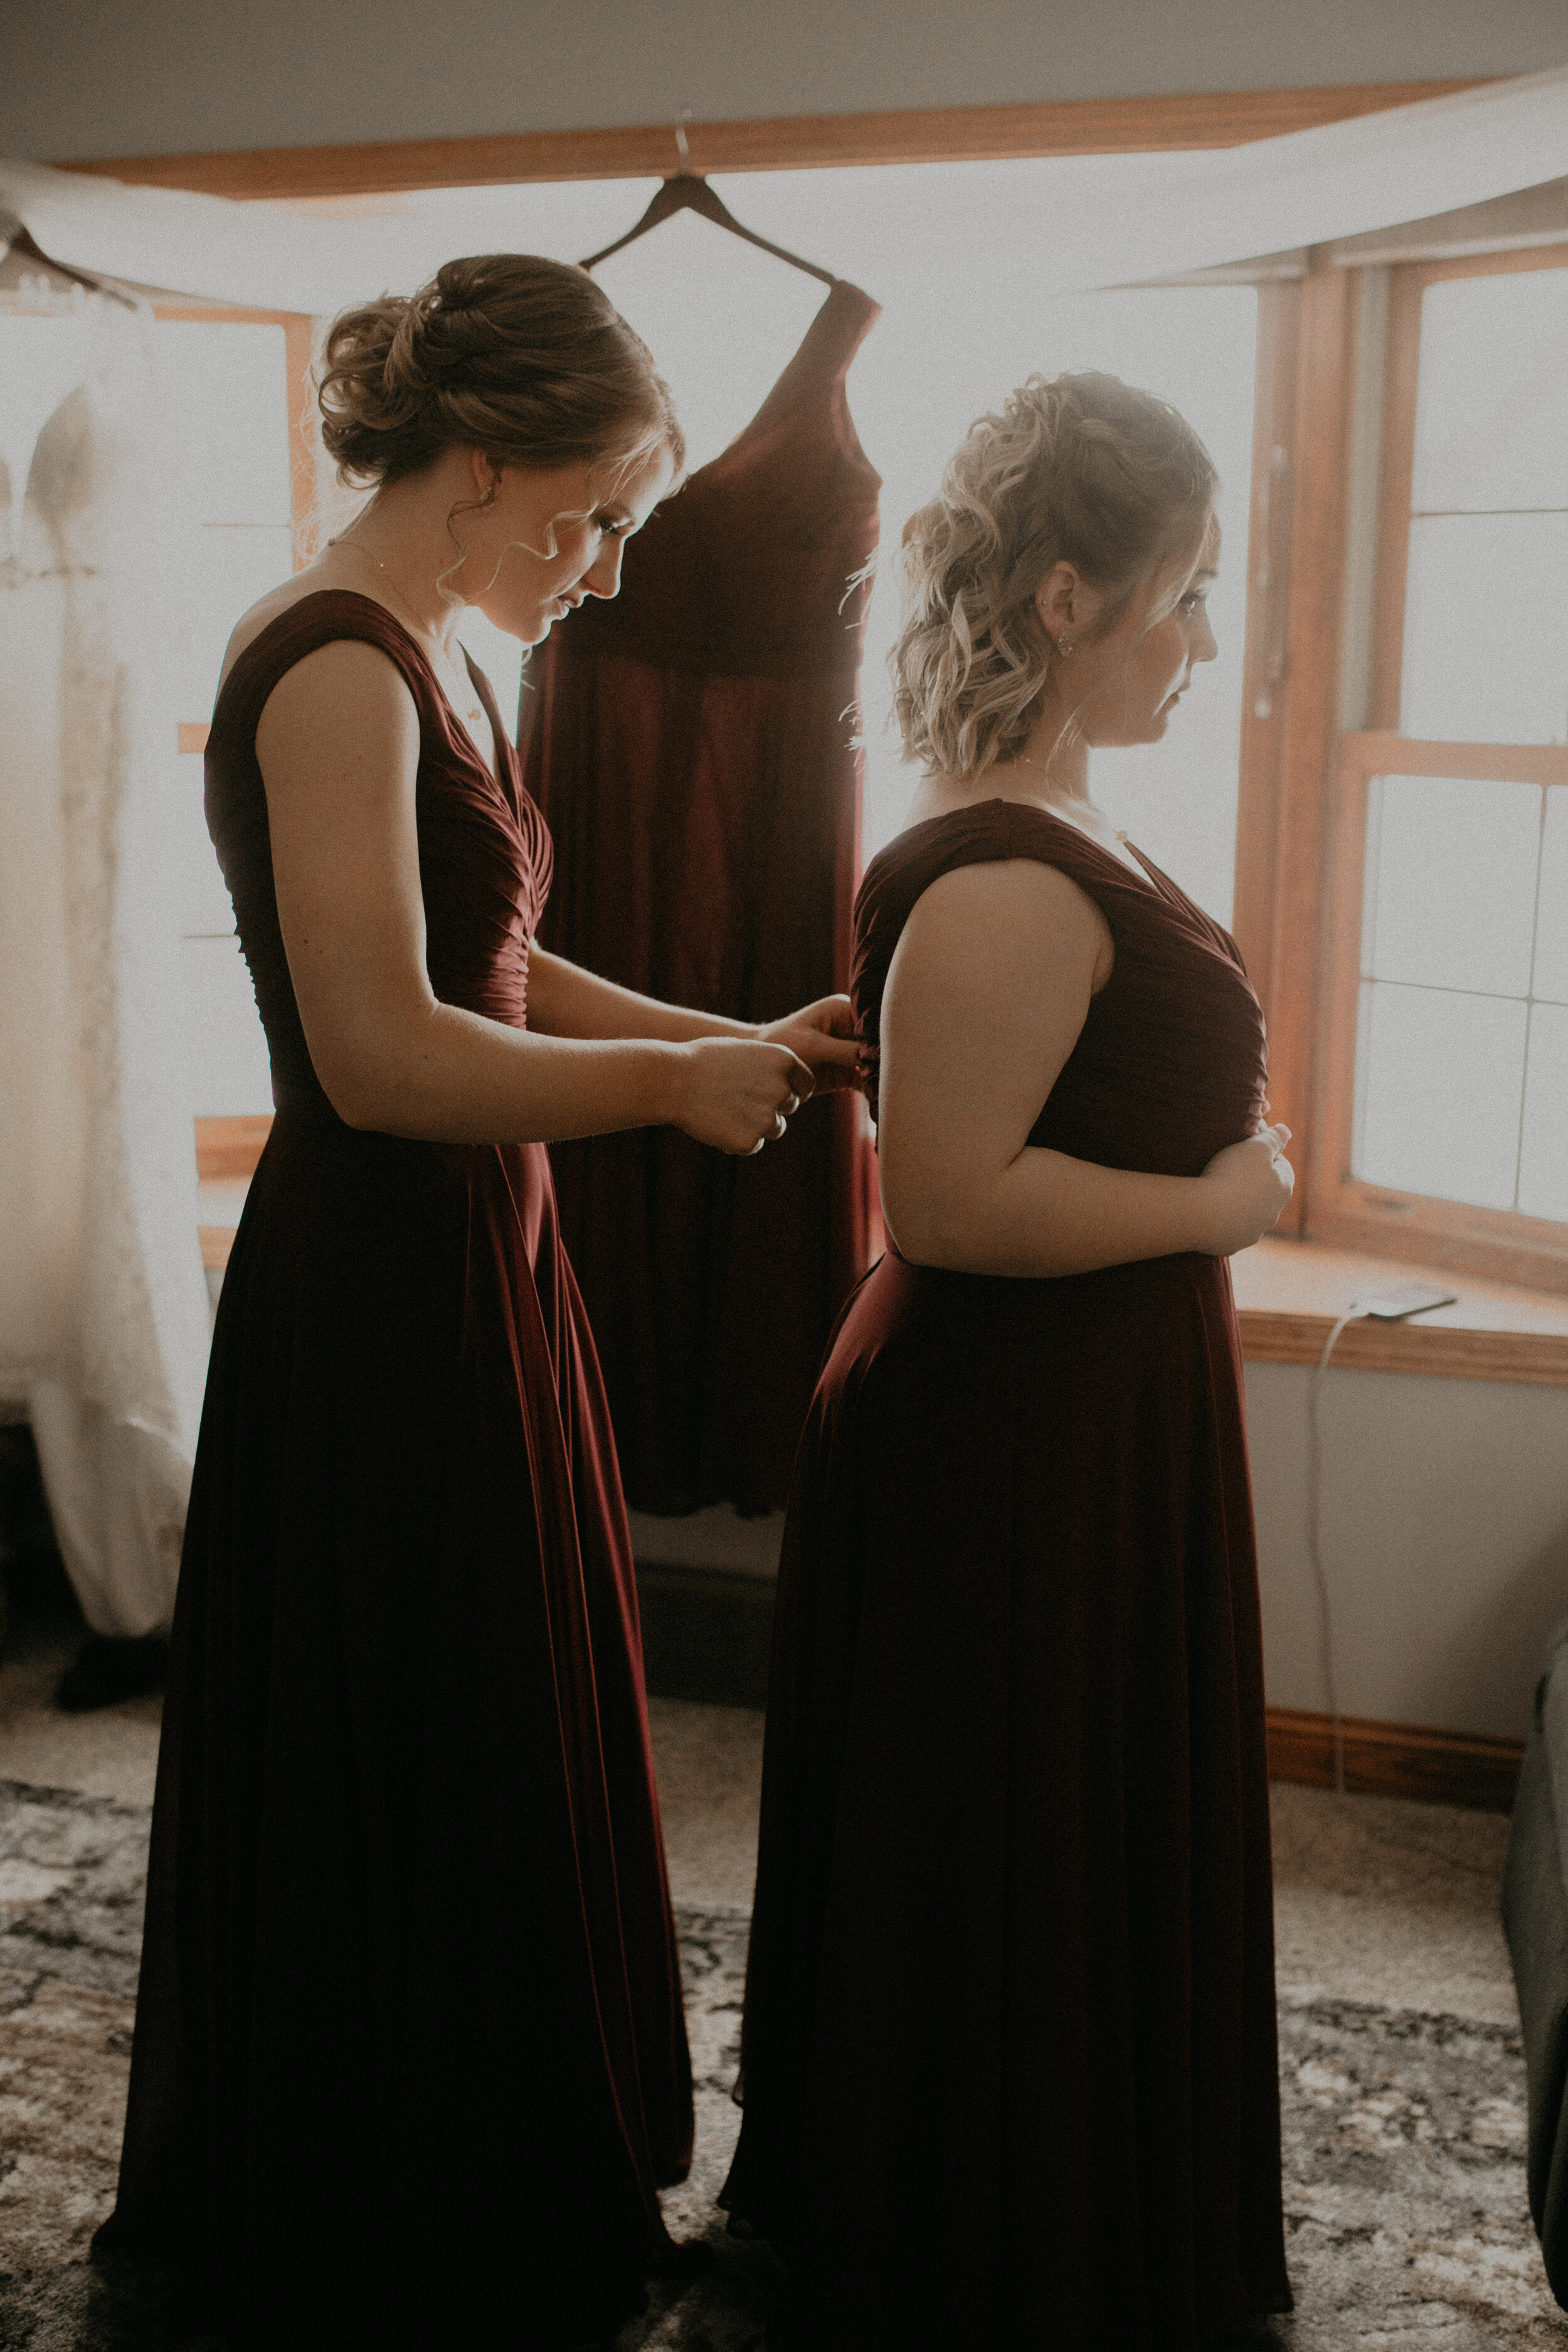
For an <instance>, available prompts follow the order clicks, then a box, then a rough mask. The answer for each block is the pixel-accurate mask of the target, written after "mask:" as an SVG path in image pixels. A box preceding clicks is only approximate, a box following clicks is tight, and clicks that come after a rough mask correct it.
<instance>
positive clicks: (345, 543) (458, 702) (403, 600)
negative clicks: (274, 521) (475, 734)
mask: <svg viewBox="0 0 1568 2352" xmlns="http://www.w3.org/2000/svg"><path fill="white" fill-rule="evenodd" d="M327 545H328V546H329V547H351V548H353V551H354V552H355V553H356V554H359V555H364V556H369V558H370V561H371V562H372V563H374V566H375V568H376V570H377V571H378V572H380V573H381V575H382V577H383V579H384V581H385V582H386V584H387V586H388V587H389V588H390V589H391V591H392V593H393V594H394V595H395V597H396V599H397V601H398V603H399V604H401V605H402V607H403V609H404V611H405V613H406V614H407V615H408V617H409V619H410V620H411V621H412V622H413V623H414V625H415V627H416V629H417V630H418V631H419V632H420V634H421V635H422V636H425V637H426V638H428V639H429V641H430V643H431V644H432V645H433V646H435V649H436V655H437V659H438V660H439V661H440V662H441V663H443V664H444V666H445V667H446V671H447V677H449V678H456V677H458V665H457V663H456V662H455V661H453V660H452V658H451V656H449V655H448V654H447V653H446V652H445V651H444V650H443V648H442V647H441V646H440V645H439V644H438V643H437V639H436V637H435V635H434V633H433V632H432V630H431V628H430V626H429V625H428V623H427V622H426V621H423V620H421V618H420V616H419V614H417V613H416V611H415V609H414V607H413V605H412V604H410V603H409V601H408V599H407V597H406V596H405V594H404V593H403V591H402V589H401V588H399V586H398V584H397V583H396V581H395V579H394V578H393V576H392V574H391V572H388V570H387V568H386V566H385V564H384V562H382V560H381V558H380V556H379V555H374V554H372V553H371V551H370V549H369V548H368V547H363V546H361V545H360V543H359V541H357V540H353V539H351V538H350V536H349V534H348V532H347V531H344V532H343V533H342V536H341V537H339V538H333V539H329V540H328V541H327ZM472 692H473V681H472V679H471V678H470V679H469V681H468V693H470V694H471V693H472ZM447 700H448V701H449V702H451V703H453V704H454V705H455V706H456V707H457V708H458V709H462V710H463V711H464V715H465V717H467V718H468V719H482V718H483V717H484V715H485V713H484V707H483V705H482V704H481V703H477V702H468V700H467V698H466V696H465V695H464V694H463V693H461V692H459V693H457V694H448V696H447Z"/></svg>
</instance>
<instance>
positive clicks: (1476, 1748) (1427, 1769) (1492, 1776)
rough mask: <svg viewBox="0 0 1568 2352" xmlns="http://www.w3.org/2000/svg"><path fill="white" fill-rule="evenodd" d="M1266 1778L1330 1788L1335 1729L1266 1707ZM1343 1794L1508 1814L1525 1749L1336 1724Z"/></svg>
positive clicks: (1459, 1734)
mask: <svg viewBox="0 0 1568 2352" xmlns="http://www.w3.org/2000/svg"><path fill="white" fill-rule="evenodd" d="M1341 1731H1342V1738H1343V1744H1344V1763H1345V1788H1346V1790H1347V1791H1348V1792H1350V1793H1351V1794H1352V1795H1354V1796H1361V1797H1415V1798H1418V1799H1420V1800H1421V1801H1423V1802H1425V1803H1427V1804H1438V1805H1468V1806H1469V1807H1470V1808H1471V1810H1472V1811H1476V1812H1483V1813H1508V1812H1511V1811H1512V1810H1513V1796H1514V1790H1515V1788H1516V1786H1517V1785H1518V1781H1519V1768H1520V1763H1521V1759H1522V1758H1523V1755H1524V1744H1523V1742H1522V1741H1521V1740H1518V1739H1489V1738H1478V1737H1473V1736H1472V1735H1471V1734H1469V1733H1468V1732H1463V1731H1441V1730H1436V1729H1433V1728H1431V1727H1428V1726H1426V1725H1425V1724H1418V1723H1375V1722H1369V1721H1367V1720H1365V1719H1364V1718H1363V1717H1359V1716H1345V1717H1342V1721H1341ZM1268 1777H1269V1779H1270V1780H1296V1781H1300V1782H1302V1783H1304V1784H1305V1785H1306V1786H1307V1787H1308V1788H1311V1789H1331V1788H1332V1787H1333V1785H1334V1726H1333V1717H1331V1716H1328V1715H1311V1714H1307V1713H1305V1712H1303V1711H1302V1710H1301V1709H1300V1708H1298V1707H1290V1706H1271V1707H1270V1708H1269V1709H1268Z"/></svg>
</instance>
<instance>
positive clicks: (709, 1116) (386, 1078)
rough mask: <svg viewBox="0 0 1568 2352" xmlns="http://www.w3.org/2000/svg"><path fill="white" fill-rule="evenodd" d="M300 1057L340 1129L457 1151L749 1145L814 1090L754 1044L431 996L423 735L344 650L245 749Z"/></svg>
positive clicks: (275, 711)
mask: <svg viewBox="0 0 1568 2352" xmlns="http://www.w3.org/2000/svg"><path fill="white" fill-rule="evenodd" d="M256 750H257V757H258V761H259V762H260V766H261V773H262V779H263V782H265V784H266V787H267V810H268V825H269V828H270V833H271V842H272V867H273V877H274V882H275V886H276V888H277V894H278V912H279V921H280V923H281V926H282V931H283V944H284V947H285V950H286V951H287V953H288V958H289V975H290V978H291V979H292V981H293V984H294V992H295V996H296V998H297V1000H298V1003H299V1006H300V1019H301V1021H302V1023H303V1024H304V1030H305V1038H306V1042H307V1044H308V1045H309V1046H310V1058H311V1061H312V1062H313V1064H314V1066H315V1068H316V1073H317V1076H319V1077H320V1079H321V1085H322V1086H323V1087H324V1088H325V1090H326V1093H327V1097H328V1099H329V1100H330V1101H331V1104H332V1107H333V1108H334V1109H335V1110H336V1111H337V1112H338V1114H339V1116H340V1117H341V1118H343V1119H344V1120H345V1121H346V1122H347V1123H348V1124H349V1125H350V1126H351V1127H361V1128H373V1129H380V1130H382V1131H384V1132H386V1133H390V1134H394V1135H406V1136H415V1137H420V1138H426V1139H432V1140H437V1141H443V1142H458V1143H468V1142H473V1143H478V1142H532V1141H545V1142H547V1141H552V1140H554V1139H557V1138H561V1137H565V1136H579V1135H601V1134H605V1133H608V1132H610V1131H611V1130H613V1129H618V1128H627V1127H644V1126H653V1125H659V1124H663V1123H669V1124H673V1125H677V1126H680V1127H684V1128H685V1129H687V1131H688V1132H689V1134H692V1135H695V1136H697V1137H698V1138H699V1139H700V1140H701V1141H704V1142H708V1143H713V1144H715V1145H717V1146H718V1147H719V1148H720V1149H721V1150H728V1151H738V1152H747V1151H752V1150H755V1149H756V1148H757V1147H758V1144H759V1143H760V1142H761V1141H763V1140H764V1139H766V1138H767V1137H768V1136H770V1135H773V1134H780V1133H782V1132H783V1126H782V1118H783V1116H784V1115H786V1114H787V1111H788V1110H789V1109H790V1108H793V1107H794V1104H795V1100H796V1099H797V1098H802V1099H803V1098H804V1097H805V1096H806V1095H808V1094H810V1092H811V1091H812V1078H811V1074H810V1072H809V1070H807V1069H806V1068H805V1066H804V1065H803V1064H802V1063H801V1062H800V1061H799V1060H798V1059H797V1058H796V1057H795V1055H794V1054H792V1053H791V1052H790V1051H789V1050H788V1048H787V1047H784V1046H781V1045H774V1044H770V1043H768V1042H766V1041H764V1040H763V1039H761V1038H757V1037H754V1036H752V1037H747V1036H740V1037H714V1036H712V1035H703V1036H700V1037H696V1038H692V1039H689V1040H680V1039H673V1038H668V1037H633V1038H626V1037H621V1038H618V1039H598V1038H585V1039H568V1038H563V1037H550V1036H536V1035H533V1034H531V1033H530V1032H528V1031H526V1030H516V1029H511V1028H509V1027H507V1026H506V1024H504V1023H500V1022H495V1021H489V1020H487V1019H485V1018H484V1017H483V1016H482V1015H481V1014H479V1013H469V1012H466V1011H464V1010H463V1009H462V1008H460V1007H459V1006H457V1005H451V1004H442V1003H438V1002H437V998H436V996H435V993H434V992H433V990H432V989H431V986H430V982H429V977H428V974H427V972H426V964H425V916H424V904H423V900H422V898H421V894H420V887H419V853H418V841H417V835H416V827H415V777H416V769H417V765H418V758H419V726H418V718H417V714H416V710H415V708H414V702H413V698H412V697H411V696H410V694H409V692H408V689H407V687H406V686H405V683H404V681H403V679H402V677H400V676H399V674H398V672H397V670H396V668H395V665H394V664H393V663H392V662H391V661H389V660H388V659H387V657H386V656H385V655H384V654H382V653H380V652H379V651H377V649H376V648H375V647H374V646H366V645H363V644H360V643H358V642H356V641H352V640H342V641H340V642H337V643H335V644H332V645H329V646H321V648H320V650H319V651H317V652H315V653H313V654H310V655H308V656H306V658H305V659H304V660H303V661H301V662H300V663H298V664H297V665H296V666H295V667H294V668H292V669H290V670H289V672H288V674H287V675H286V676H285V677H283V678H282V679H281V680H280V681H279V685H278V686H277V687H276V688H275V689H274V690H273V692H272V694H271V696H270V697H269V698H268V702H267V706H266V709H264V710H263V712H262V715H261V721H260V724H259V726H258V729H257V735H256Z"/></svg>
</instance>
